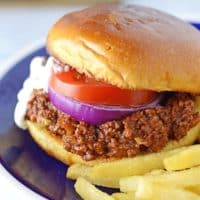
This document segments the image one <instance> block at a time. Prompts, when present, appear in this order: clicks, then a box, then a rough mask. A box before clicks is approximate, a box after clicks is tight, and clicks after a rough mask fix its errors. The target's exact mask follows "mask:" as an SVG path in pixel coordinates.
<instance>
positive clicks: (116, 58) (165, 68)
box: [47, 4, 200, 93]
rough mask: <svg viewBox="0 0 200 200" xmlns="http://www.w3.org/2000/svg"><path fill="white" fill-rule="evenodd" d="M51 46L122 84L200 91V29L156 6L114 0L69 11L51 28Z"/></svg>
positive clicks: (73, 63) (65, 58)
mask: <svg viewBox="0 0 200 200" xmlns="http://www.w3.org/2000/svg"><path fill="white" fill-rule="evenodd" d="M47 48H48V51H49V52H50V54H52V55H53V56H54V57H56V58H58V59H59V60H60V61H61V62H63V63H67V64H69V65H71V66H73V67H75V68H77V69H79V70H81V71H84V72H87V73H89V74H91V75H93V76H94V77H95V78H96V79H101V80H103V81H105V82H107V83H111V84H113V85H117V86H118V87H121V88H129V89H149V90H154V91H185V92H191V93H200V78H199V74H200V33H199V32H198V31H197V30H196V29H195V28H193V27H192V26H190V25H189V24H186V23H184V22H183V21H181V20H179V19H177V18H176V17H173V16H171V15H168V14H166V13H163V12H160V11H157V10H155V9H152V8H147V7H143V6H136V5H118V4H109V5H101V6H96V7H91V8H87V9H84V10H82V11H80V12H73V13H71V14H67V15H65V16H64V17H62V18H61V19H60V20H59V21H58V22H57V23H56V24H55V25H54V26H53V28H52V29H51V30H50V32H49V34H48V39H47Z"/></svg>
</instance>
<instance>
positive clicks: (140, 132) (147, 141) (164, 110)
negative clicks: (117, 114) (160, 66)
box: [26, 90, 200, 160]
mask: <svg viewBox="0 0 200 200" xmlns="http://www.w3.org/2000/svg"><path fill="white" fill-rule="evenodd" d="M26 119H28V120H30V121H32V122H37V123H39V124H41V125H43V126H44V127H46V128H47V129H48V130H49V131H51V132H52V133H53V134H56V135H57V136H59V137H61V138H62V141H63V145H64V147H65V149H66V150H67V151H70V152H72V153H75V154H78V155H80V156H82V158H83V159H84V160H93V159H97V158H121V157H133V156H135V155H137V154H139V153H143V152H158V151H160V150H161V149H162V148H163V147H165V146H166V144H167V143H168V141H169V140H180V139H181V138H183V137H184V136H185V135H186V133H187V131H188V130H189V129H191V128H192V127H194V126H195V125H196V124H197V123H198V122H199V121H200V115H199V113H195V112H194V97H193V96H192V95H190V94H185V93H174V94H173V95H171V97H169V99H168V100H167V101H166V103H165V104H164V105H162V106H157V107H156V108H149V109H145V110H143V111H139V112H136V113H133V114H132V115H130V116H128V117H125V118H124V119H122V120H117V121H115V120H114V121H109V122H106V123H104V124H102V125H99V126H92V125H89V124H87V123H85V122H78V121H76V120H74V119H72V118H71V117H70V116H68V115H66V114H64V113H62V112H61V111H59V110H57V109H56V108H55V107H54V106H53V105H52V103H51V102H50V101H49V99H48V95H47V94H46V93H44V92H43V91H42V90H35V91H34V93H33V98H32V100H31V101H30V102H29V103H28V109H27V113H26Z"/></svg>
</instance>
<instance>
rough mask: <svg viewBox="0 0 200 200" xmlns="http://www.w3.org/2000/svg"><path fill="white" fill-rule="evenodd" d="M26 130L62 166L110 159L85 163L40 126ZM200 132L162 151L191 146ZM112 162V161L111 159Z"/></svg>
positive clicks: (30, 125)
mask: <svg viewBox="0 0 200 200" xmlns="http://www.w3.org/2000/svg"><path fill="white" fill-rule="evenodd" d="M27 125H28V129H29V132H30V134H31V136H32V137H33V139H34V140H35V142H36V143H37V144H38V145H39V146H40V147H41V148H42V149H43V150H44V151H45V152H46V153H47V154H49V155H50V156H53V157H54V158H56V159H58V160H60V161H61V162H63V163H64V164H67V165H71V164H74V163H81V164H86V165H90V166H94V165H95V164H98V163H99V162H108V161H110V160H111V159H101V160H100V159H98V160H93V161H85V160H83V159H82V158H81V156H79V155H77V154H73V153H71V152H69V151H67V150H66V149H65V148H64V146H63V143H62V140H61V138H60V137H59V136H56V135H55V134H53V133H51V132H50V131H48V130H47V129H45V128H44V127H42V126H40V125H39V124H37V123H34V122H31V121H27ZM199 132H200V124H198V125H197V126H195V127H194V128H192V129H191V130H190V131H188V133H187V135H186V136H185V137H184V138H182V139H181V140H179V141H170V142H169V143H168V144H167V146H166V147H165V148H164V149H163V151H165V150H170V149H175V148H178V147H181V146H187V145H191V144H193V143H194V142H195V141H196V140H197V138H198V136H199ZM124 159H126V158H124ZM112 160H113V159H112Z"/></svg>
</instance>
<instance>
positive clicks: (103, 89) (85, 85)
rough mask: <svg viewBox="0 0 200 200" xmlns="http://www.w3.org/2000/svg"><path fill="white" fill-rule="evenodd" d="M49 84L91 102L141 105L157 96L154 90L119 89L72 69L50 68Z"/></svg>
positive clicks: (56, 89)
mask: <svg viewBox="0 0 200 200" xmlns="http://www.w3.org/2000/svg"><path fill="white" fill-rule="evenodd" d="M49 85H50V86H51V87H52V88H53V89H54V90H55V91H56V92H58V93H59V94H61V95H63V96H67V97H71V98H74V99H76V100H79V101H82V102H85V103H92V104H101V105H117V106H127V107H129V106H141V105H144V104H147V103H150V102H151V101H153V100H154V99H155V98H156V97H157V93H156V92H153V91H150V90H127V89H121V88H118V87H116V86H113V85H110V84H106V83H104V82H102V81H97V80H95V79H93V78H89V77H87V76H85V75H84V74H80V73H78V72H77V71H76V70H74V69H70V70H69V71H67V72H60V73H55V72H54V71H53V70H52V74H51V76H50V80H49Z"/></svg>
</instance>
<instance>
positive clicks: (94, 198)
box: [74, 177, 114, 200]
mask: <svg viewBox="0 0 200 200" xmlns="http://www.w3.org/2000/svg"><path fill="white" fill-rule="evenodd" d="M74 187H75V190H76V192H77V193H78V194H79V195H80V196H81V198H82V199H83V200H114V198H113V197H112V196H110V195H108V194H106V193H105V192H102V191H101V190H99V189H97V188H96V187H95V186H94V185H92V184H91V183H89V182H88V181H86V180H85V179H84V178H81V177H80V178H78V179H77V181H76V183H75V185H74Z"/></svg>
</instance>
